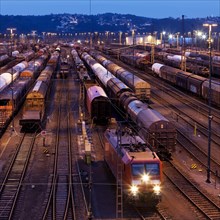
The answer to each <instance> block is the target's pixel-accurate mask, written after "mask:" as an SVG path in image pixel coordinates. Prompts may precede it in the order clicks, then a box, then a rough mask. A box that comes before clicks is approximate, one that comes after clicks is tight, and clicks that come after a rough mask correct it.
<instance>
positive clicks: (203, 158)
mask: <svg viewBox="0 0 220 220" xmlns="http://www.w3.org/2000/svg"><path fill="white" fill-rule="evenodd" d="M177 142H178V143H179V144H180V145H181V146H182V147H183V148H184V149H185V150H186V151H187V152H188V153H190V154H191V155H192V157H193V158H194V159H195V160H197V161H198V162H199V163H200V164H202V166H204V167H206V168H207V158H208V155H207V153H206V152H204V151H203V150H201V149H200V147H199V146H198V145H197V144H195V143H193V142H192V141H191V140H189V138H188V137H187V136H186V135H185V134H184V133H183V132H181V131H178V139H177ZM219 169H220V163H219V162H217V161H216V160H214V159H213V158H210V171H211V172H212V174H213V175H215V176H216V171H217V170H219ZM217 176H218V177H219V178H220V175H219V174H218V175H217Z"/></svg>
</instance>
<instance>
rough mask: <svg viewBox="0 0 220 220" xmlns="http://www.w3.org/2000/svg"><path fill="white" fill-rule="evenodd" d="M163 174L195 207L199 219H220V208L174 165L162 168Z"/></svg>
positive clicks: (170, 164)
mask: <svg viewBox="0 0 220 220" xmlns="http://www.w3.org/2000/svg"><path fill="white" fill-rule="evenodd" d="M163 173H164V175H165V176H166V177H167V178H168V179H169V180H170V181H171V182H172V183H173V184H174V185H175V187H176V188H177V189H178V190H179V191H180V192H181V193H182V195H184V197H186V198H187V199H188V201H189V202H190V203H191V204H192V205H193V206H194V207H196V209H197V210H198V211H199V212H200V214H201V217H203V218H205V219H216V220H217V219H220V207H219V206H218V205H217V204H216V203H214V202H213V201H212V200H211V199H210V198H209V196H208V195H206V194H205V193H204V192H202V191H201V190H200V189H199V186H198V184H196V183H194V182H193V181H192V180H190V179H189V178H188V177H187V176H186V174H184V172H183V171H182V170H179V169H178V168H177V166H176V165H174V164H173V163H171V162H170V163H169V164H167V165H166V166H164V169H163Z"/></svg>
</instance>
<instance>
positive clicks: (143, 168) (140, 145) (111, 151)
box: [104, 127, 162, 208]
mask: <svg viewBox="0 0 220 220" xmlns="http://www.w3.org/2000/svg"><path fill="white" fill-rule="evenodd" d="M104 144H105V147H104V150H105V161H106V162H107V164H108V166H109V168H110V170H111V171H112V173H113V175H114V176H115V178H116V179H117V180H118V181H119V182H122V184H123V195H124V198H125V200H126V202H129V203H131V204H132V205H134V206H138V207H145V208H152V207H155V206H156V205H157V204H158V202H159V201H160V200H161V181H162V162H161V161H160V159H159V158H158V156H157V155H156V154H155V153H154V152H152V151H151V150H150V149H149V148H148V146H147V144H146V143H145V142H144V141H143V140H142V139H141V138H140V137H139V136H138V135H136V134H134V133H132V132H131V130H130V129H128V128H126V127H125V128H123V129H122V128H120V130H119V129H115V128H108V129H107V130H106V131H105V134H104ZM120 177H121V178H122V180H121V179H119V178H120Z"/></svg>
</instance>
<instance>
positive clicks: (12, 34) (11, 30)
mask: <svg viewBox="0 0 220 220" xmlns="http://www.w3.org/2000/svg"><path fill="white" fill-rule="evenodd" d="M7 31H10V38H11V54H10V55H11V56H12V43H13V37H14V33H13V31H16V28H7Z"/></svg>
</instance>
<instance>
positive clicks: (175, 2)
mask: <svg viewBox="0 0 220 220" xmlns="http://www.w3.org/2000/svg"><path fill="white" fill-rule="evenodd" d="M90 4H91V10H90ZM106 12H113V13H120V14H134V15H138V16H144V17H152V18H166V17H174V18H177V17H181V15H185V16H186V18H196V17H207V16H220V0H170V1H167V0H142V1H139V0H137V1H136V0H111V1H108V0H107V1H106V0H91V2H90V0H81V1H76V0H69V1H65V0H63V1H62V0H60V1H54V0H47V1H44V0H38V1H35V0H25V1H22V0H0V14H2V15H45V14H51V13H53V14H59V13H70V14H75V13H77V14H101V13H106Z"/></svg>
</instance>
